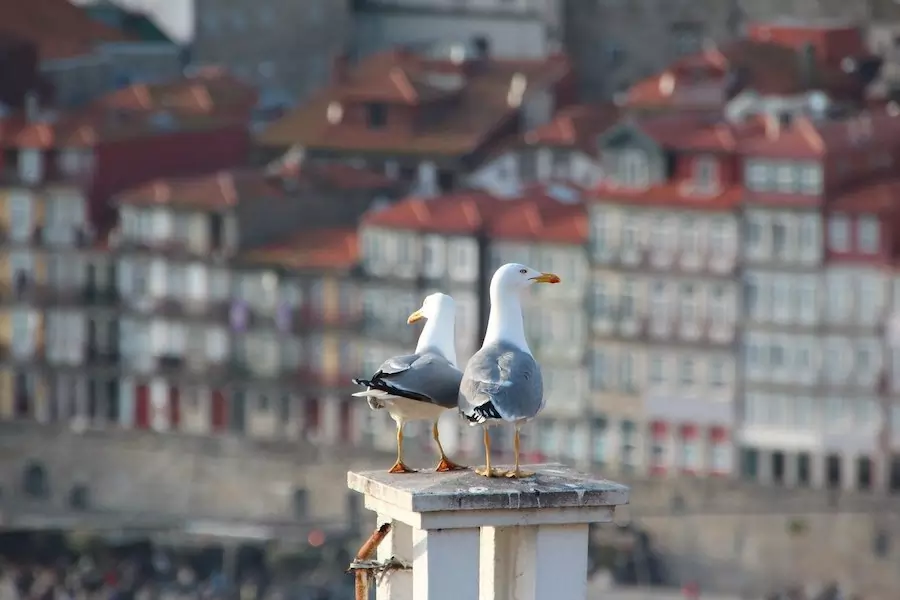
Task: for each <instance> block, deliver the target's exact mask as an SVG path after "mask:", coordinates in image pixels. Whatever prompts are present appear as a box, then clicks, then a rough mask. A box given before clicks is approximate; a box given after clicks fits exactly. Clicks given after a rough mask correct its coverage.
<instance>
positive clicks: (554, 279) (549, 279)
mask: <svg viewBox="0 0 900 600" xmlns="http://www.w3.org/2000/svg"><path fill="white" fill-rule="evenodd" d="M531 280H532V281H533V282H535V283H559V281H560V279H559V275H557V274H556V273H541V274H540V275H538V276H537V277H532V278H531Z"/></svg>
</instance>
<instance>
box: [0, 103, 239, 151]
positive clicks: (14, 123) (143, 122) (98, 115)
mask: <svg viewBox="0 0 900 600" xmlns="http://www.w3.org/2000/svg"><path fill="white" fill-rule="evenodd" d="M225 124H226V121H225V120H223V118H222V117H220V116H218V115H178V114H172V113H165V114H161V113H152V112H145V113H121V112H115V111H99V110H96V109H84V110H80V111H73V112H71V113H64V114H62V115H58V116H48V117H41V118H40V119H39V120H34V121H28V120H27V119H26V118H25V117H24V115H23V114H21V113H13V114H10V115H7V116H5V117H0V147H3V148H44V149H50V148H64V147H80V146H91V145H93V144H96V143H98V142H99V141H106V140H121V139H129V138H139V137H145V136H153V135H163V134H170V133H172V132H173V131H193V130H208V129H216V128H219V127H222V126H223V125H225Z"/></svg>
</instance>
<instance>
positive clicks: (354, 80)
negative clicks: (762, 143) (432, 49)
mask: <svg viewBox="0 0 900 600" xmlns="http://www.w3.org/2000/svg"><path fill="white" fill-rule="evenodd" d="M448 64H449V63H446V64H445V63H443V62H440V61H430V60H426V59H424V58H422V57H419V56H417V55H414V54H412V53H410V52H397V51H387V52H382V53H379V54H375V55H372V56H370V57H368V58H366V59H364V60H363V61H362V62H361V63H359V64H358V65H356V67H354V68H348V69H347V73H346V75H345V79H343V80H339V81H337V82H335V83H334V84H332V85H330V86H328V87H326V88H325V89H322V90H320V91H319V92H318V93H317V94H315V95H314V97H313V98H312V99H311V100H310V101H309V102H307V103H306V104H304V105H303V106H301V107H299V108H297V109H296V110H294V111H292V112H290V113H289V114H287V115H286V116H284V117H283V118H281V119H279V120H278V121H276V122H275V123H273V124H271V125H270V126H269V127H268V128H267V129H266V130H265V131H264V132H263V133H262V134H261V135H260V136H259V142H260V143H261V144H262V145H267V146H292V145H295V144H300V145H303V146H306V147H310V148H314V149H331V150H345V151H363V152H365V151H372V152H388V153H405V154H439V155H459V154H466V153H469V152H472V151H473V150H475V149H477V148H479V147H480V145H481V144H483V143H484V142H485V140H486V139H487V138H488V137H489V136H490V135H491V134H493V133H495V132H496V130H497V129H498V128H499V127H500V126H501V125H502V124H504V123H506V122H507V121H508V120H509V119H510V118H511V117H512V116H513V115H514V114H515V113H516V112H517V108H515V107H510V104H509V101H508V98H507V97H508V94H509V90H510V85H511V82H512V79H513V78H514V76H515V75H516V74H521V75H524V77H525V81H527V85H528V86H529V87H539V88H546V87H550V86H553V85H555V84H557V83H559V82H560V81H561V80H563V79H564V78H565V77H566V76H568V74H569V73H570V72H571V67H570V64H569V62H568V61H567V60H565V59H560V58H549V59H546V60H499V59H490V60H487V61H485V62H484V63H483V64H481V65H479V66H478V67H477V68H473V69H471V71H470V72H469V73H470V74H468V75H466V76H465V80H464V81H465V83H464V84H460V83H459V82H456V81H455V79H459V78H461V77H463V76H462V75H459V74H457V75H453V74H448V73H447V72H446V71H447V65H448ZM435 95H442V96H445V97H447V98H448V99H447V100H446V105H445V106H444V107H443V108H444V110H442V111H441V112H439V113H436V114H435V115H432V116H431V117H430V118H428V119H424V118H423V119H418V120H416V123H415V126H414V127H413V128H412V129H409V128H405V127H401V128H391V127H387V128H385V129H380V130H370V129H367V128H365V127H363V126H360V127H356V126H354V125H351V124H348V123H345V122H341V123H338V124H331V123H330V122H329V120H328V118H327V114H328V108H329V106H330V105H331V104H332V102H342V101H345V100H347V99H348V98H350V99H353V100H355V101H358V100H363V99H366V98H369V99H371V100H372V101H381V102H392V103H393V102H396V103H401V104H405V105H411V104H416V103H420V102H424V101H425V100H426V99H429V98H432V97H433V96H435Z"/></svg>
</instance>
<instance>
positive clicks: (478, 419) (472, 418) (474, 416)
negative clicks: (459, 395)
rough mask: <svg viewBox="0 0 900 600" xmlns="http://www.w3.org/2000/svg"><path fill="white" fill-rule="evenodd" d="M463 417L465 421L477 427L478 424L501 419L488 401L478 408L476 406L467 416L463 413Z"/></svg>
mask: <svg viewBox="0 0 900 600" xmlns="http://www.w3.org/2000/svg"><path fill="white" fill-rule="evenodd" d="M463 416H464V417H465V418H466V420H467V421H468V422H469V423H471V424H472V425H478V424H480V423H484V422H485V421H487V420H488V419H502V418H503V417H502V416H501V415H500V413H499V412H497V409H496V407H495V406H494V404H493V403H492V402H490V401H488V402H485V403H484V404H482V405H480V406H476V407H475V408H473V409H472V412H471V413H469V414H466V413H463Z"/></svg>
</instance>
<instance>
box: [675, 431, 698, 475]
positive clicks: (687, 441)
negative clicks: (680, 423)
mask: <svg viewBox="0 0 900 600" xmlns="http://www.w3.org/2000/svg"><path fill="white" fill-rule="evenodd" d="M679 445H680V450H681V452H680V453H679V461H678V462H679V463H680V464H679V466H680V467H681V468H682V469H685V470H688V471H694V470H696V469H697V467H699V466H700V452H699V447H698V444H697V439H696V438H695V437H694V436H693V434H689V433H687V432H685V433H683V434H682V438H681V443H680V444H679Z"/></svg>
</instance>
